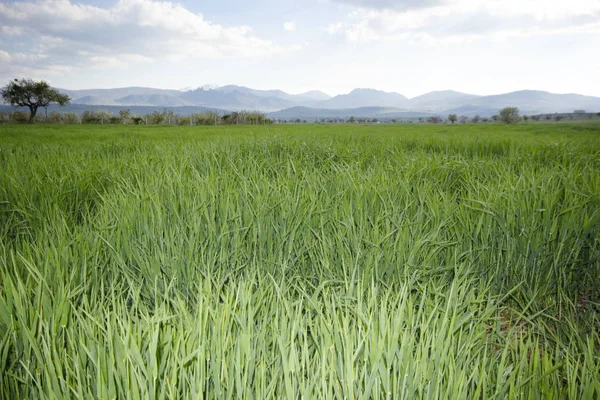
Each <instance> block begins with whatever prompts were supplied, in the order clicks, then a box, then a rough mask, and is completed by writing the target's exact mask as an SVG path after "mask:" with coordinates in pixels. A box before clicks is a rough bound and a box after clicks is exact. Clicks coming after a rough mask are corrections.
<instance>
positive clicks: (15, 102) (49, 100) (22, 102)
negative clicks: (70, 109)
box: [2, 79, 71, 124]
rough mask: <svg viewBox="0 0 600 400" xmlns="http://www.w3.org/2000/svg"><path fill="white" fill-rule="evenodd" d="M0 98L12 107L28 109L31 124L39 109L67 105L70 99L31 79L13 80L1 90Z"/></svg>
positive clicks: (44, 83) (45, 83)
mask: <svg viewBox="0 0 600 400" xmlns="http://www.w3.org/2000/svg"><path fill="white" fill-rule="evenodd" d="M2 98H3V99H4V101H5V102H6V103H9V104H10V105H12V106H19V107H28V108H29V121H28V122H29V123H30V124H31V123H32V122H33V119H34V118H35V115H36V114H37V110H38V108H39V107H48V106H49V105H50V104H53V103H54V104H58V105H60V106H61V107H62V106H64V105H66V104H68V103H69V101H71V98H70V97H69V96H67V95H66V94H62V93H60V92H59V91H58V90H56V89H52V88H51V87H50V84H49V83H48V82H46V81H39V82H36V81H34V80H32V79H14V80H12V81H10V82H9V83H8V85H6V86H5V87H4V88H3V89H2Z"/></svg>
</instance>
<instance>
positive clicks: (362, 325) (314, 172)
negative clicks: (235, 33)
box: [0, 124, 600, 399]
mask: <svg viewBox="0 0 600 400" xmlns="http://www.w3.org/2000/svg"><path fill="white" fill-rule="evenodd" d="M0 165H1V166H2V168H1V169H0V373H1V376H0V397H1V398H6V399H9V398H10V399H18V398H67V397H73V398H75V397H77V398H102V399H114V398H143V399H154V398H157V399H162V398H168V399H181V398H202V397H205V398H215V399H221V398H255V399H267V398H290V399H296V398H305V399H312V398H348V399H353V398H374V399H384V398H395V399H396V398H397V399H401V398H405V399H415V398H443V399H461V398H465V399H466V398H469V399H470V398H497V399H504V398H527V399H529V398H541V397H543V398H572V399H597V398H599V397H600V372H599V371H600V358H599V354H600V333H599V329H600V328H599V320H600V318H599V311H600V309H599V300H600V261H599V258H598V256H599V255H600V173H599V170H600V126H598V125H585V126H583V125H581V126H577V125H564V124H561V125H456V126H453V125H446V126H433V125H432V126H327V125H319V126H314V125H313V126H293V125H286V126H279V125H276V126H216V127H211V126H205V127H186V126H182V127H166V126H164V127H163V126H154V127H152V126H148V127H146V126H135V125H128V126H123V125H110V126H109V125H105V126H100V125H96V126H91V125H88V126H78V125H72V126H59V125H46V126H44V125H34V126H27V125H4V126H0Z"/></svg>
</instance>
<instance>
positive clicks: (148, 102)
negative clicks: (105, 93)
mask: <svg viewBox="0 0 600 400" xmlns="http://www.w3.org/2000/svg"><path fill="white" fill-rule="evenodd" d="M96 104H99V103H96ZM113 104H122V105H128V106H159V107H180V106H188V105H191V104H190V103H188V102H186V101H185V100H183V99H182V98H181V97H180V96H175V95H171V94H130V95H129V96H125V97H121V98H119V99H116V100H115V101H114V103H113Z"/></svg>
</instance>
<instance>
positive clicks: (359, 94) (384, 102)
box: [318, 89, 408, 109]
mask: <svg viewBox="0 0 600 400" xmlns="http://www.w3.org/2000/svg"><path fill="white" fill-rule="evenodd" d="M407 104H408V99H407V98H406V97H405V96H403V95H401V94H399V93H390V92H383V91H381V90H375V89H354V90H353V91H351V92H350V93H348V94H341V95H338V96H335V97H333V98H331V99H329V100H326V101H322V102H320V103H319V104H318V107H319V108H330V109H347V108H360V107H372V106H376V107H396V108H403V107H405V106H406V105H407Z"/></svg>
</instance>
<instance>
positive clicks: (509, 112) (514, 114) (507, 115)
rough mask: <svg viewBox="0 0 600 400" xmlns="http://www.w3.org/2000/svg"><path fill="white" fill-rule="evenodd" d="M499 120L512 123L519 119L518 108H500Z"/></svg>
mask: <svg viewBox="0 0 600 400" xmlns="http://www.w3.org/2000/svg"><path fill="white" fill-rule="evenodd" d="M500 121H502V122H504V123H505V124H514V123H516V122H518V121H519V109H518V108H517V107H504V108H503V109H502V110H500Z"/></svg>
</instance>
